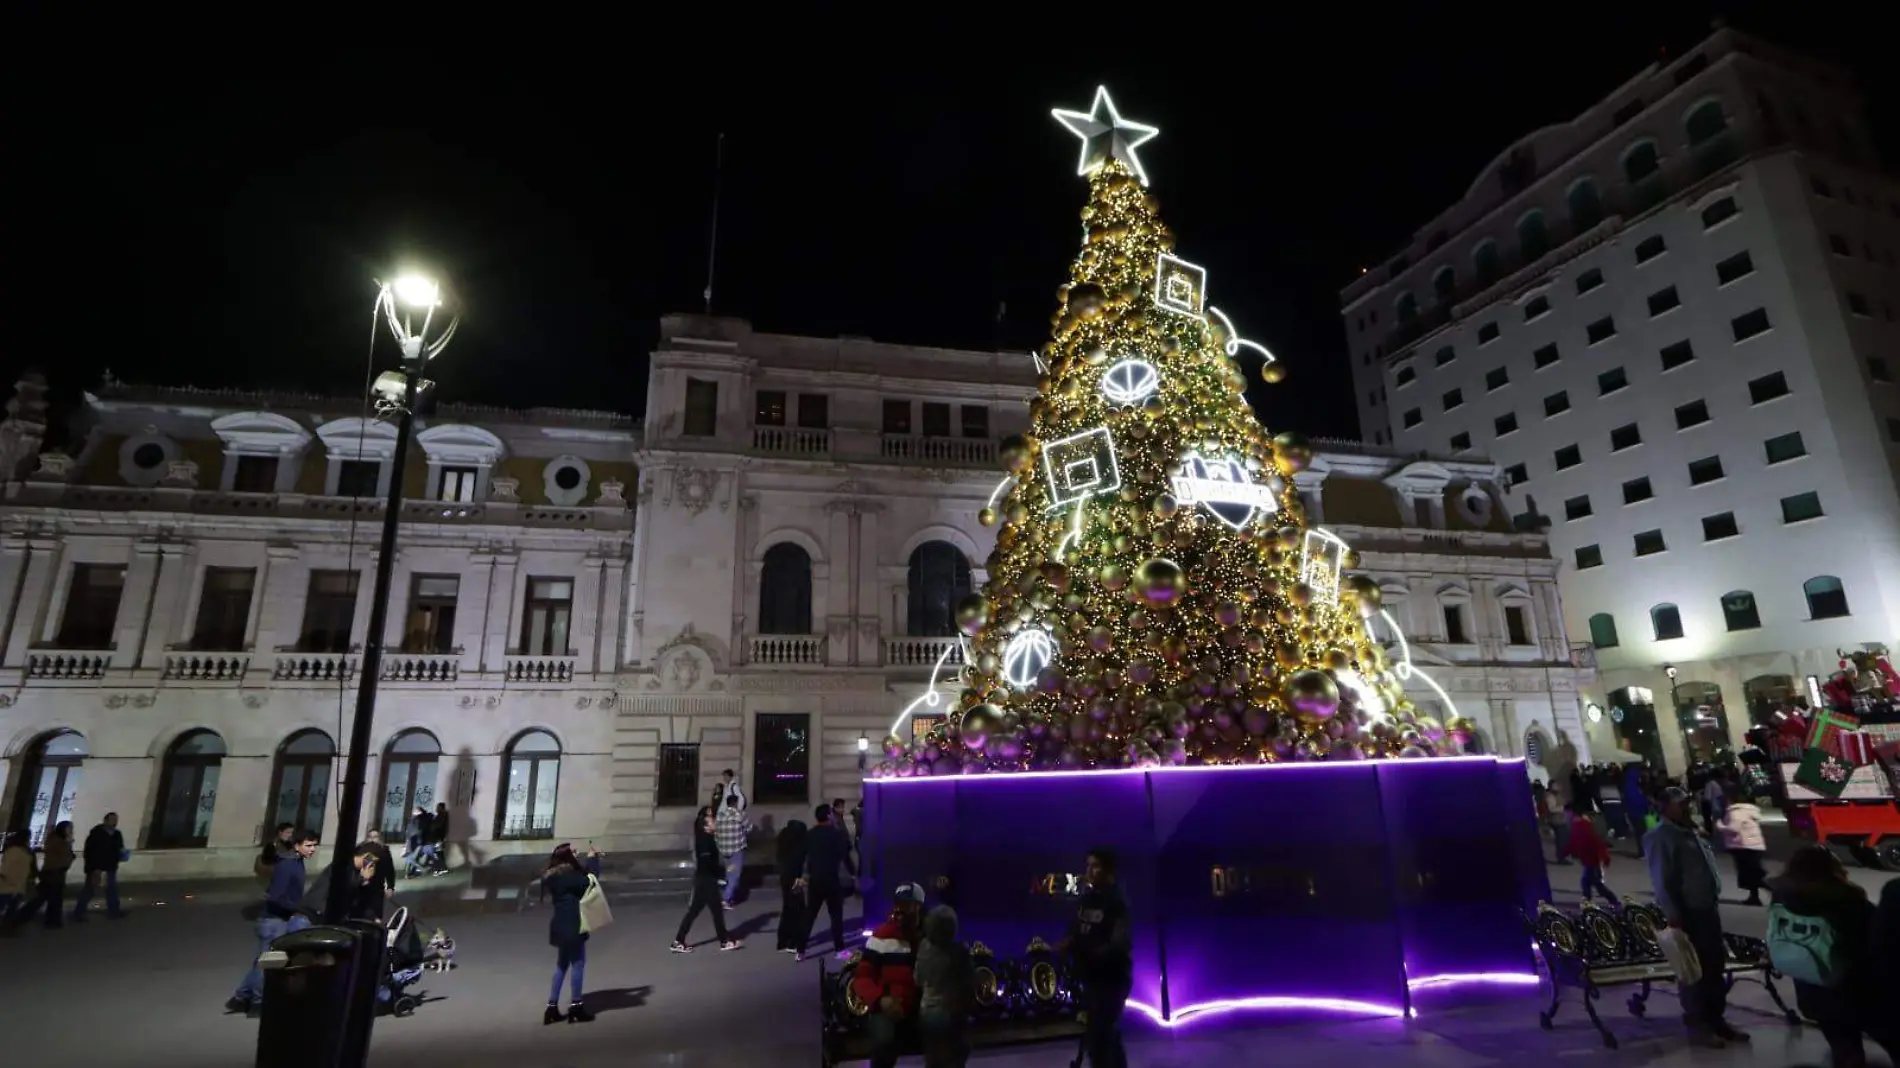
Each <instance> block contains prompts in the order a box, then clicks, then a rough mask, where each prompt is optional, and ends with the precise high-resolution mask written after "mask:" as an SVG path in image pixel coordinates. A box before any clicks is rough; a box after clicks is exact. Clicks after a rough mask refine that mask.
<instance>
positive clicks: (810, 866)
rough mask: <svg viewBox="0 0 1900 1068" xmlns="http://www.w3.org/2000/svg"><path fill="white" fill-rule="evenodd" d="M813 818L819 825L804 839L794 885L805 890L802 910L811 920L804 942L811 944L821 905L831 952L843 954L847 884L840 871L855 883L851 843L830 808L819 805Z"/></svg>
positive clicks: (807, 926)
mask: <svg viewBox="0 0 1900 1068" xmlns="http://www.w3.org/2000/svg"><path fill="white" fill-rule="evenodd" d="M812 817H813V818H814V819H816V820H817V821H818V825H817V826H816V827H813V828H812V831H811V834H810V836H809V837H807V838H806V839H805V863H804V867H802V868H801V869H799V871H798V873H797V874H798V879H797V885H799V886H801V887H803V888H804V890H805V907H806V909H807V915H809V916H810V917H811V919H810V920H809V921H808V922H807V925H806V941H807V942H809V941H810V934H811V925H812V924H814V923H816V922H817V919H818V907H819V906H820V905H823V906H824V908H825V911H826V912H828V913H829V914H830V915H831V948H832V949H833V950H834V951H835V952H837V953H839V954H842V953H844V939H845V928H844V899H845V897H846V896H847V893H846V889H847V884H846V882H845V876H844V875H842V874H840V870H841V869H842V871H844V872H848V873H850V877H851V878H853V879H855V878H856V877H857V874H858V869H857V866H856V865H854V864H853V863H852V862H851V842H850V840H849V839H847V838H846V837H845V836H844V832H843V831H842V830H840V829H839V828H838V824H837V821H836V820H834V819H833V818H832V811H831V806H830V805H819V806H818V807H817V808H816V809H815V810H813V812H812ZM801 948H802V947H801Z"/></svg>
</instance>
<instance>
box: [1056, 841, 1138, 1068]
mask: <svg viewBox="0 0 1900 1068" xmlns="http://www.w3.org/2000/svg"><path fill="white" fill-rule="evenodd" d="M1115 861H1116V857H1115V852H1114V850H1111V849H1106V848H1096V849H1093V850H1090V851H1089V855H1088V862H1087V867H1086V869H1085V885H1084V887H1083V890H1082V896H1081V898H1080V900H1078V901H1077V902H1076V908H1075V920H1074V922H1073V923H1071V924H1070V926H1069V936H1068V937H1067V938H1065V939H1063V940H1062V946H1061V949H1062V951H1063V952H1064V953H1067V954H1069V955H1070V957H1071V959H1072V960H1073V961H1074V962H1075V972H1076V978H1078V979H1079V980H1081V983H1082V994H1081V997H1080V999H1079V1004H1078V1007H1079V1008H1080V1009H1081V1011H1083V1012H1085V1013H1087V1014H1088V1022H1087V1023H1086V1024H1085V1025H1084V1028H1085V1029H1084V1032H1083V1036H1082V1046H1083V1048H1084V1049H1085V1050H1087V1051H1088V1060H1089V1064H1090V1066H1091V1068H1128V1053H1127V1051H1126V1050H1124V1049H1123V1048H1122V1034H1121V1020H1122V1012H1123V1011H1124V1010H1125V1009H1126V1008H1127V1006H1128V993H1129V991H1130V990H1131V989H1132V987H1133V984H1134V967H1135V964H1134V941H1133V933H1132V930H1131V927H1132V924H1133V920H1132V919H1131V917H1130V916H1129V913H1128V900H1127V898H1125V897H1124V896H1123V895H1122V889H1121V884H1120V883H1118V882H1117V881H1116V878H1115V875H1116V872H1115V867H1116V864H1115Z"/></svg>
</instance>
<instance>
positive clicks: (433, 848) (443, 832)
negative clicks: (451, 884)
mask: <svg viewBox="0 0 1900 1068" xmlns="http://www.w3.org/2000/svg"><path fill="white" fill-rule="evenodd" d="M453 826H454V821H453V820H451V819H450V818H449V803H448V802H447V801H438V802H436V805H435V815H434V816H431V817H430V818H429V836H428V847H427V848H428V850H429V851H430V854H429V855H430V856H432V857H434V858H435V874H437V875H447V874H448V873H449V830H450V828H451V827H453ZM464 852H465V853H466V852H467V851H466V850H464Z"/></svg>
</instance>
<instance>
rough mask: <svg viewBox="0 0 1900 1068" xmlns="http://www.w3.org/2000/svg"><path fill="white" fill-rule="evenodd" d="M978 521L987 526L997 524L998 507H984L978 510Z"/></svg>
mask: <svg viewBox="0 0 1900 1068" xmlns="http://www.w3.org/2000/svg"><path fill="white" fill-rule="evenodd" d="M976 521H977V522H978V523H979V524H981V525H983V526H986V527H993V526H995V525H996V509H994V508H983V509H980V510H978V512H977V513H976Z"/></svg>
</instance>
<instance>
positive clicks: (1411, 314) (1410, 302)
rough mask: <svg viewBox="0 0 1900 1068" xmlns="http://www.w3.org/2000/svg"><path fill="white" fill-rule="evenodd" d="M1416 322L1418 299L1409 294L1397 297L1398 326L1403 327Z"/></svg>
mask: <svg viewBox="0 0 1900 1068" xmlns="http://www.w3.org/2000/svg"><path fill="white" fill-rule="evenodd" d="M1417 321H1418V298H1417V297H1415V296H1413V295H1412V294H1410V293H1405V294H1402V295H1400V297H1399V325H1400V326H1405V325H1407V324H1410V323H1414V322H1417Z"/></svg>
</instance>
